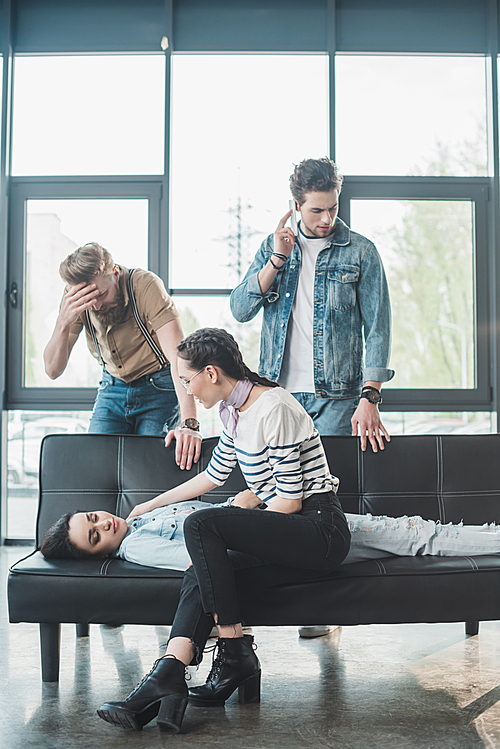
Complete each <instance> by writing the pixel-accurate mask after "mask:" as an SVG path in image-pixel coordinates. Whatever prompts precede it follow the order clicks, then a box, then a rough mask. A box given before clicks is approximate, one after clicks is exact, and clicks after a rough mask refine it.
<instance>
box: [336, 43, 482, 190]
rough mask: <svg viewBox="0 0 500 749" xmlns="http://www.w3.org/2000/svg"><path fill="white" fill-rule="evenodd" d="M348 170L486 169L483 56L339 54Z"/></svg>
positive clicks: (339, 120)
mask: <svg viewBox="0 0 500 749" xmlns="http://www.w3.org/2000/svg"><path fill="white" fill-rule="evenodd" d="M335 64H336V74H335V86H336V144H337V148H336V154H337V160H338V164H339V168H340V171H341V172H342V173H343V174H407V175H419V174H420V175H436V176H441V175H454V176H482V175H485V174H486V173H487V143H486V86H485V70H486V67H485V58H483V57H457V56H455V57H428V56H420V57H410V56H403V55H398V56H396V55H393V56H383V55H380V56H369V55H363V56H356V55H345V56H342V55H338V56H337V57H336V63H335Z"/></svg>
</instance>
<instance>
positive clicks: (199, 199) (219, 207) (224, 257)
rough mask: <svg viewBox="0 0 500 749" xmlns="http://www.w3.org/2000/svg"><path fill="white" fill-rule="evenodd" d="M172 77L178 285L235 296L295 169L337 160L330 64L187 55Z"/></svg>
mask: <svg viewBox="0 0 500 749" xmlns="http://www.w3.org/2000/svg"><path fill="white" fill-rule="evenodd" d="M172 74H173V78H172V141H171V167H172V189H171V248H172V258H171V272H172V275H171V279H172V280H171V285H172V286H173V287H174V288H184V289H186V288H231V287H233V286H235V285H236V284H237V283H238V282H239V280H240V279H241V278H242V276H243V275H244V273H245V271H246V269H247V267H248V265H249V263H250V261H251V259H252V258H253V256H254V254H255V252H256V250H257V248H258V247H259V244H260V242H261V241H262V239H264V237H266V236H267V235H268V234H270V233H271V232H273V231H274V229H275V228H276V226H277V224H278V221H279V219H280V218H281V217H282V216H283V215H284V214H285V213H286V212H287V210H288V200H289V198H290V197H291V196H290V191H289V187H288V179H289V176H290V174H291V173H292V171H293V167H294V164H297V163H299V162H300V161H302V159H305V158H317V157H321V156H325V155H326V154H327V153H328V62H327V57H326V56H324V55H275V56H271V55H179V56H174V58H173V60H172ZM312 109H313V110H314V116H312V115H311V111H312Z"/></svg>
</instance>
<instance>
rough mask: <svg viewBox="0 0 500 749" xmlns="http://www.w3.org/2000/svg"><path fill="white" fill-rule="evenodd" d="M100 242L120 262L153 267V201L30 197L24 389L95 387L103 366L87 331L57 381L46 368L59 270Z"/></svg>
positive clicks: (56, 309) (60, 285) (57, 301)
mask: <svg viewBox="0 0 500 749" xmlns="http://www.w3.org/2000/svg"><path fill="white" fill-rule="evenodd" d="M89 241H97V242H99V244H101V245H102V246H103V247H106V249H108V250H109V251H110V252H111V254H112V255H113V258H115V259H116V261H117V262H119V263H120V264H121V265H125V266H126V267H128V268H131V267H141V268H147V267H148V201H147V200H145V199H142V200H134V199H128V200H112V199H109V200H28V201H26V242H25V253H26V272H25V277H26V281H25V330H24V367H23V374H24V386H25V387H51V386H53V387H95V385H96V382H97V379H98V376H99V365H98V363H97V362H96V361H95V359H93V358H92V357H91V356H89V353H88V351H87V345H86V340H85V335H84V334H83V333H82V334H81V335H80V337H79V339H78V341H77V342H76V344H75V347H74V349H73V351H72V353H71V357H70V360H69V363H68V367H67V369H66V371H65V372H64V374H63V375H61V377H60V378H58V379H57V380H51V379H50V378H49V377H48V376H47V375H46V374H45V371H44V368H43V357H42V354H43V349H44V348H45V345H46V344H47V341H48V340H49V338H50V336H51V335H52V331H53V330H54V325H55V323H56V320H57V315H58V314H59V304H60V301H61V299H62V296H63V294H64V283H63V282H62V280H61V278H60V277H59V274H58V272H57V269H58V267H59V264H60V263H61V261H62V260H64V258H65V257H66V256H67V255H69V253H71V252H73V251H74V250H75V249H76V248H77V247H80V246H82V245H84V244H86V243H87V242H89Z"/></svg>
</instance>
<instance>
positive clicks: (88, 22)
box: [13, 0, 168, 53]
mask: <svg viewBox="0 0 500 749" xmlns="http://www.w3.org/2000/svg"><path fill="white" fill-rule="evenodd" d="M14 5H15V9H14V24H13V46H14V51H15V52H18V53H23V52H25V53H26V52H35V53H37V52H39V53H44V52H47V53H48V52H56V53H57V52H88V51H90V52H136V51H137V52H149V51H152V52H159V51H160V41H161V38H162V36H163V35H164V34H166V33H167V35H168V32H167V31H166V29H165V18H166V15H165V2H164V0H17V1H16V2H15V3H14Z"/></svg>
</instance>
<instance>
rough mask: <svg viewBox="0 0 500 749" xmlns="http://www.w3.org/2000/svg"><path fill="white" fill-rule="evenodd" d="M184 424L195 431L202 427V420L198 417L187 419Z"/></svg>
mask: <svg viewBox="0 0 500 749" xmlns="http://www.w3.org/2000/svg"><path fill="white" fill-rule="evenodd" d="M184 426H186V427H187V428H188V429H194V430H195V431H198V430H199V428H200V422H199V421H198V419H186V421H185V422H184Z"/></svg>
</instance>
